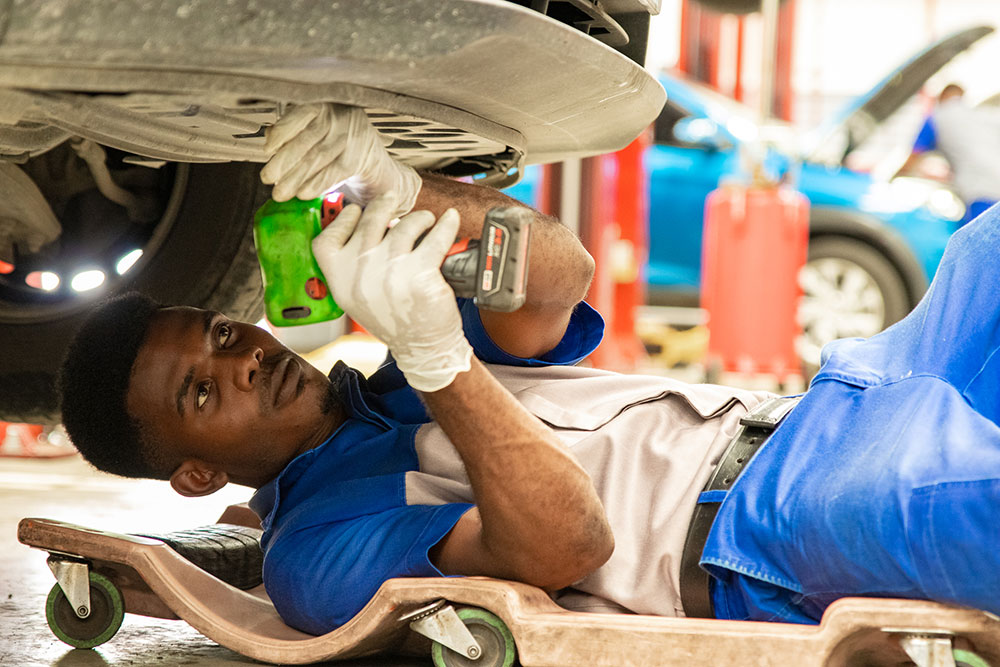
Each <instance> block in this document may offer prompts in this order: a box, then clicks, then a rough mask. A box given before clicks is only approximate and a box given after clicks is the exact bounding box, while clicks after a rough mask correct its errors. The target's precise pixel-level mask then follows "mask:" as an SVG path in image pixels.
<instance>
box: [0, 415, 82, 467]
mask: <svg viewBox="0 0 1000 667" xmlns="http://www.w3.org/2000/svg"><path fill="white" fill-rule="evenodd" d="M44 431H45V427H44V426H40V425H38V424H13V423H10V422H0V456H3V457H16V458H30V459H51V458H58V457H62V456H72V455H73V454H76V449H74V448H73V447H72V446H71V445H69V444H66V445H56V444H52V443H51V442H49V441H48V440H43V439H41V435H42V433H43V432H44Z"/></svg>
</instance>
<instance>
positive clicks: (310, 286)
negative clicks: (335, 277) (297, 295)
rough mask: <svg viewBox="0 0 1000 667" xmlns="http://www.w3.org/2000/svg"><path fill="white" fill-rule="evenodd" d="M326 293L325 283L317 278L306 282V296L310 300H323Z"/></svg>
mask: <svg viewBox="0 0 1000 667" xmlns="http://www.w3.org/2000/svg"><path fill="white" fill-rule="evenodd" d="M326 292H327V289H326V283H324V282H323V281H322V280H320V279H319V278H310V279H309V280H307V281H306V294H308V295H309V297H310V298H312V299H316V300H317V301H319V300H320V299H325V298H326Z"/></svg>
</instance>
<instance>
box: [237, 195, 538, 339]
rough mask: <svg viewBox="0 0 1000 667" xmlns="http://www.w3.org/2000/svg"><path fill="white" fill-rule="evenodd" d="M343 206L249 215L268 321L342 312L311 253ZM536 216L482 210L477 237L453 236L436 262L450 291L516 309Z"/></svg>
mask: <svg viewBox="0 0 1000 667" xmlns="http://www.w3.org/2000/svg"><path fill="white" fill-rule="evenodd" d="M341 208H342V203H341V199H340V197H339V196H327V197H324V198H319V199H312V200H308V201H304V200H299V199H291V200H289V201H285V202H276V201H273V200H268V201H267V202H266V203H265V204H264V205H263V206H261V207H260V209H258V211H257V213H256V214H255V215H254V224H253V238H254V244H255V245H256V246H257V257H258V259H259V260H260V270H261V276H262V277H263V280H264V305H265V312H266V314H267V319H268V321H269V322H270V323H271V324H273V325H275V326H295V325H301V324H312V323H315V322H325V321H327V320H333V319H336V318H338V317H340V316H341V315H343V314H344V311H343V310H341V308H340V307H339V306H337V304H336V303H335V302H334V300H333V297H332V296H331V295H330V290H329V288H328V287H327V284H326V279H325V278H324V277H323V273H322V271H320V268H319V265H318V264H317V263H316V258H315V257H313V254H312V240H313V238H315V237H316V235H318V234H319V233H320V232H321V231H322V230H323V228H325V227H326V225H327V224H329V223H330V222H331V221H332V220H333V219H334V218H335V217H336V215H337V214H338V213H339V212H340V210H341ZM533 218H534V214H533V213H532V211H530V210H529V209H527V208H524V207H521V206H511V207H499V208H494V209H491V210H490V211H489V212H488V213H487V214H486V218H485V220H484V221H483V232H482V236H481V237H480V238H479V239H469V238H466V239H462V240H460V241H457V242H456V243H455V244H454V245H453V246H452V247H451V249H450V250H449V251H448V255H447V256H446V257H445V260H444V262H443V263H442V264H441V273H442V275H443V276H444V278H445V280H446V281H448V284H449V285H451V287H452V289H454V290H455V295H456V296H459V297H464V298H471V299H473V300H474V302H475V303H476V305H477V306H479V307H480V308H485V309H487V310H496V311H501V312H512V311H515V310H517V309H518V308H520V307H521V305H522V304H523V303H524V296H525V286H526V284H527V279H528V241H529V240H530V235H531V221H532V219H533Z"/></svg>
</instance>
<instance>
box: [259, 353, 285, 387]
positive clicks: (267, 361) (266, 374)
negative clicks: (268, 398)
mask: <svg viewBox="0 0 1000 667" xmlns="http://www.w3.org/2000/svg"><path fill="white" fill-rule="evenodd" d="M292 356H294V355H293V354H292V353H291V352H284V351H283V352H280V353H278V354H273V355H271V356H269V357H264V359H263V360H262V361H261V362H260V369H259V370H258V371H257V372H258V373H259V374H260V379H261V388H262V389H264V390H270V388H271V381H272V380H273V379H274V370H275V368H277V366H278V364H280V363H281V362H282V361H284V360H285V359H288V358H289V357H292Z"/></svg>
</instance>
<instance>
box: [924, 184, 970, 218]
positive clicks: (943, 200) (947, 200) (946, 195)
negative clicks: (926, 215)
mask: <svg viewBox="0 0 1000 667" xmlns="http://www.w3.org/2000/svg"><path fill="white" fill-rule="evenodd" d="M924 206H925V207H926V208H927V210H928V211H930V212H931V213H933V214H934V215H936V216H938V217H939V218H944V219H945V220H951V221H952V222H957V221H959V220H961V219H962V218H964V217H965V204H964V203H962V200H961V199H959V198H958V195H956V194H955V193H954V192H952V191H951V190H949V189H948V188H935V189H934V190H933V191H932V192H931V193H930V195H929V196H928V197H927V201H926V202H925V203H924Z"/></svg>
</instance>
